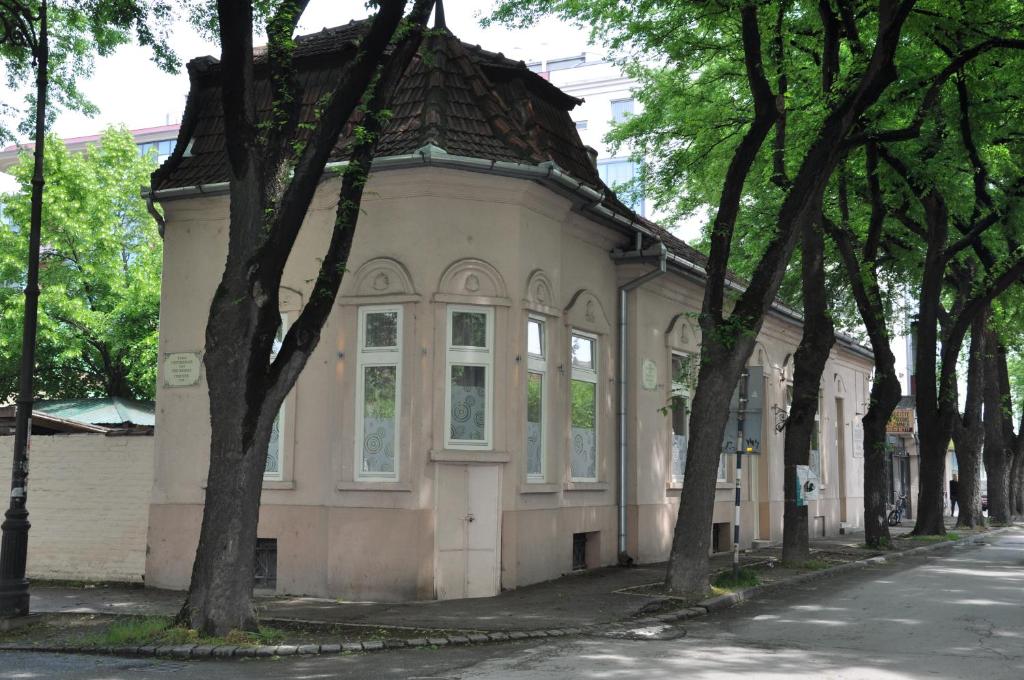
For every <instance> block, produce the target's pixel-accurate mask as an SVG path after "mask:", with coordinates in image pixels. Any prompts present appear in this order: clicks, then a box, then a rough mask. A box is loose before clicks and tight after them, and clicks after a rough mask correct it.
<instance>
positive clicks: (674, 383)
mask: <svg viewBox="0 0 1024 680" xmlns="http://www.w3.org/2000/svg"><path fill="white" fill-rule="evenodd" d="M676 357H684V358H687V359H689V360H690V361H693V354H691V353H690V352H681V351H678V350H672V351H671V352H670V353H669V363H668V365H669V373H670V375H669V400H670V401H669V403H670V404H674V401H672V400H673V399H675V398H676V397H681V398H682V399H683V422H684V423H685V424H684V426H683V427H684V428H685V430H686V431H685V432H684V433H683V437H685V438H686V442H687V445H689V440H690V421H689V413H690V400H691V399H692V395H691V394H690V388H689V385H687V384H685V383H682V382H680V381H679V380H677V378H678V376H677V375H676V373H675V364H674V362H675V358H676ZM671 410H672V414H671V415H670V416H669V480H670V481H671V483H672V485H673V486H678V485H680V484H682V483H683V479H684V478H685V476H686V464H685V463H683V471H682V473H680V474H679V475H676V471H675V461H674V460H673V457H672V448H673V447H674V446H675V437H676V429H675V423H674V422H673V420H672V418H673V417H674V415H675V413H674V411H675V409H674V408H673V409H671ZM684 456H685V452H684Z"/></svg>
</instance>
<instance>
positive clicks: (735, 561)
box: [732, 368, 749, 582]
mask: <svg viewBox="0 0 1024 680" xmlns="http://www.w3.org/2000/svg"><path fill="white" fill-rule="evenodd" d="M748 376H749V373H748V371H747V369H746V368H744V369H743V373H742V374H740V384H739V386H738V389H739V403H738V404H737V406H738V408H737V409H736V505H735V518H734V520H733V525H732V579H733V582H736V581H739V578H740V490H741V483H742V481H743V451H744V448H745V445H744V442H745V441H746V439H745V437H744V434H743V425H744V420H745V419H746V414H747V378H748Z"/></svg>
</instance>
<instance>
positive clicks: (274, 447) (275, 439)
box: [263, 407, 284, 475]
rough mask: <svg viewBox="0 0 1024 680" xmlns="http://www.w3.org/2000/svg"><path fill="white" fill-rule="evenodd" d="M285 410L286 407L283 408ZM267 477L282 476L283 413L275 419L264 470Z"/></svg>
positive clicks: (279, 413)
mask: <svg viewBox="0 0 1024 680" xmlns="http://www.w3.org/2000/svg"><path fill="white" fill-rule="evenodd" d="M281 410H282V411H283V410H284V407H282V408H281ZM263 473H264V474H267V475H279V474H281V412H280V411H279V412H278V414H277V417H276V418H274V426H273V428H272V429H271V430H270V444H268V445H267V466H266V468H264V470H263Z"/></svg>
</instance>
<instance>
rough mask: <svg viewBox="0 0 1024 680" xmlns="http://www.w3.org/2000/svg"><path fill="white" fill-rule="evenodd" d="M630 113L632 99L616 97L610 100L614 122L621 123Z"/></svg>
mask: <svg viewBox="0 0 1024 680" xmlns="http://www.w3.org/2000/svg"><path fill="white" fill-rule="evenodd" d="M632 115H633V100H632V99H618V100H615V101H613V102H612V120H614V121H615V122H616V123H621V122H623V121H624V120H626V119H627V118H629V117H630V116H632Z"/></svg>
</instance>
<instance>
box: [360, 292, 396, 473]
mask: <svg viewBox="0 0 1024 680" xmlns="http://www.w3.org/2000/svg"><path fill="white" fill-rule="evenodd" d="M355 401H356V427H355V430H356V439H355V452H356V466H355V470H356V474H355V478H356V480H357V481H394V480H397V479H398V460H399V448H398V446H399V433H400V429H401V428H400V423H401V420H400V416H401V404H402V308H401V307H382V306H373V307H360V308H359V347H358V351H357V356H356V400H355Z"/></svg>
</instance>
